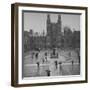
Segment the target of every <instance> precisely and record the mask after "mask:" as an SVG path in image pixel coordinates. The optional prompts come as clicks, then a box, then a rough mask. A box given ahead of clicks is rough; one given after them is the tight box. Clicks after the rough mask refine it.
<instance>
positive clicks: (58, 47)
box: [11, 3, 87, 86]
mask: <svg viewBox="0 0 90 90" xmlns="http://www.w3.org/2000/svg"><path fill="white" fill-rule="evenodd" d="M11 65H12V66H11V67H12V74H11V75H12V84H13V85H14V86H29V85H32V86H35V85H54V84H68V83H84V82H87V7H76V6H59V5H43V4H21V3H16V4H14V6H13V5H12V64H11Z"/></svg>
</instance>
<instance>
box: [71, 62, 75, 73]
mask: <svg viewBox="0 0 90 90" xmlns="http://www.w3.org/2000/svg"><path fill="white" fill-rule="evenodd" d="M71 63H72V72H73V64H74V61H73V60H72V62H71Z"/></svg>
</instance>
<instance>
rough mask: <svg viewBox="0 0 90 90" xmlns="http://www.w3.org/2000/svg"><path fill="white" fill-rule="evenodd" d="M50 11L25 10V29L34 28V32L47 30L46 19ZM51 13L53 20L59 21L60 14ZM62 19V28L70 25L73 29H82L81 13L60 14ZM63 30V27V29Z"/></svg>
mask: <svg viewBox="0 0 90 90" xmlns="http://www.w3.org/2000/svg"><path fill="white" fill-rule="evenodd" d="M47 14H48V13H35V12H24V30H25V31H29V30H30V29H32V30H33V31H34V32H40V33H41V32H43V30H44V31H45V32H46V20H47ZM49 14H50V19H51V22H57V19H58V15H59V14H52V13H49ZM60 15H61V21H62V28H63V27H64V26H69V27H70V28H71V29H72V31H73V29H75V30H80V15H76V14H60ZM62 30H63V29H62Z"/></svg>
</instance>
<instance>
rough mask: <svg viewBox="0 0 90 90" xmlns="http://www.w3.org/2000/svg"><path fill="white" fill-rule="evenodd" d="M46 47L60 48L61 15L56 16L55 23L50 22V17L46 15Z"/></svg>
mask: <svg viewBox="0 0 90 90" xmlns="http://www.w3.org/2000/svg"><path fill="white" fill-rule="evenodd" d="M46 23H47V47H49V48H60V47H61V37H62V33H61V23H62V22H61V15H58V20H57V22H56V23H55V22H51V19H50V15H49V14H48V15H47V22H46Z"/></svg>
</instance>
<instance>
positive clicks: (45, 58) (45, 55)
mask: <svg viewBox="0 0 90 90" xmlns="http://www.w3.org/2000/svg"><path fill="white" fill-rule="evenodd" d="M45 59H46V62H47V52H45Z"/></svg>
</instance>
